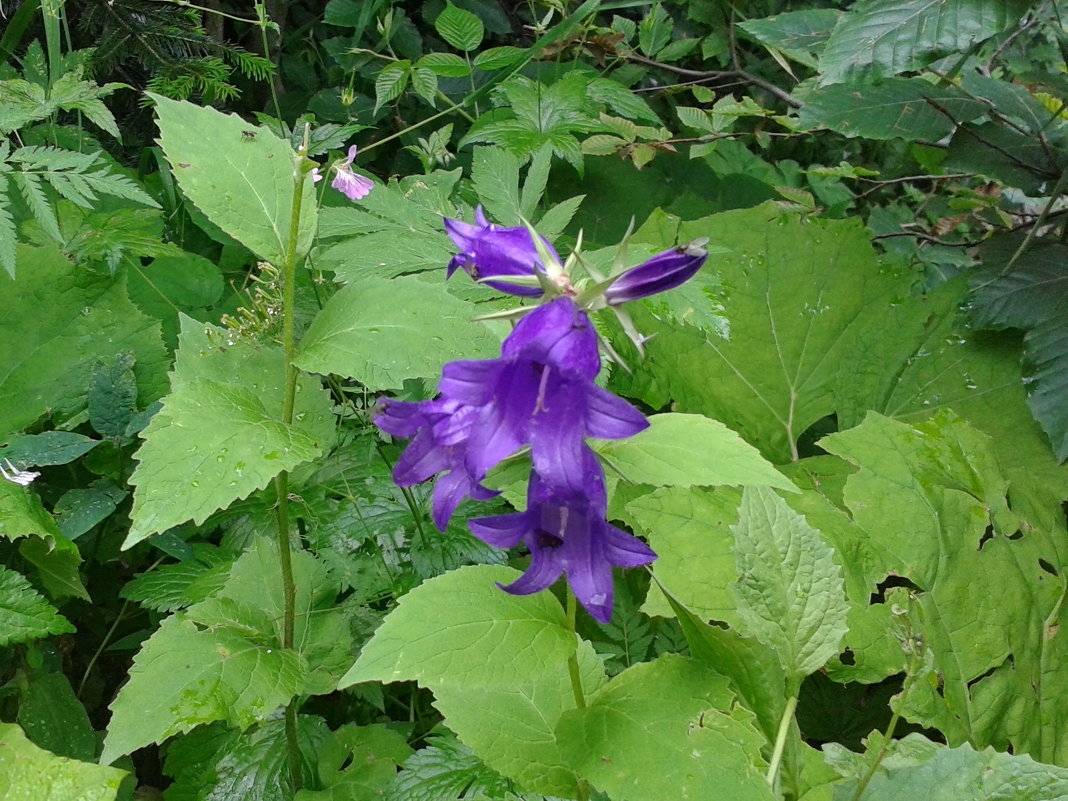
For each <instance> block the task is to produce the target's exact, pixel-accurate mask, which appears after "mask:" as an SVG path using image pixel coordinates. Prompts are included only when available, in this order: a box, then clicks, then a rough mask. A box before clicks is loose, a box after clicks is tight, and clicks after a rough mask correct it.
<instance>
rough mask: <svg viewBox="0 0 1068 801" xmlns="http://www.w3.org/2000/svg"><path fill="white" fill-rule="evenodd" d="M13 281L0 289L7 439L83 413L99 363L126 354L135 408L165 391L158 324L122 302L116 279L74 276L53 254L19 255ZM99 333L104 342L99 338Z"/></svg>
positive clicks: (1, 405) (25, 250)
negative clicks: (48, 418)
mask: <svg viewBox="0 0 1068 801" xmlns="http://www.w3.org/2000/svg"><path fill="white" fill-rule="evenodd" d="M19 264H20V265H21V268H22V269H20V271H19V275H18V277H17V278H16V279H15V280H14V281H7V280H5V281H3V282H0V305H2V306H3V308H4V309H5V313H4V315H3V318H2V319H0V420H2V421H3V424H2V425H3V426H4V427H5V430H6V431H14V430H18V429H20V428H24V427H25V426H28V425H30V424H31V423H33V422H34V421H35V420H37V418H38V417H40V416H41V415H42V414H45V413H46V412H48V411H51V412H52V414H53V416H55V417H57V418H59V419H61V420H62V419H65V418H66V417H69V416H71V415H73V414H75V413H77V412H79V411H80V410H81V409H83V408H85V404H86V396H87V392H88V389H89V379H90V375H91V374H92V371H93V368H94V365H95V364H96V362H97V359H98V358H105V359H113V358H114V356H115V354H116V353H119V352H122V351H131V352H133V353H134V354H135V355H136V358H137V362H136V364H135V366H134V374H135V377H136V379H137V385H138V397H139V398H140V399H141V401H142V402H150V401H152V400H155V399H156V398H158V397H159V396H160V395H161V394H162V392H163V388H164V387H165V370H166V362H167V356H166V352H165V350H164V348H163V342H162V341H161V339H160V334H159V324H158V323H157V322H156V321H154V320H151V319H149V318H148V317H146V316H145V315H143V314H141V312H140V311H138V310H137V308H136V307H135V306H134V305H133V304H132V303H131V302H130V300H129V298H128V297H127V295H126V287H125V281H124V280H123V278H122V277H116V278H109V277H104V276H100V275H96V274H93V273H89V272H87V271H85V270H78V269H76V268H75V267H74V266H73V265H71V264H70V263H69V262H67V261H66V260H65V259H63V258H62V257H61V256H60V255H59V254H58V253H56V252H55V250H53V249H51V248H48V249H44V248H29V247H20V249H19ZM104 330H106V331H107V332H108V335H107V337H102V336H100V332H101V331H104Z"/></svg>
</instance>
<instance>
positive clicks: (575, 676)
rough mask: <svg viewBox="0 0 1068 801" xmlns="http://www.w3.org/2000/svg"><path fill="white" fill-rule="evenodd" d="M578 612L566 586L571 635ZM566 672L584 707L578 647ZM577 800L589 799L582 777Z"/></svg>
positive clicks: (576, 601)
mask: <svg viewBox="0 0 1068 801" xmlns="http://www.w3.org/2000/svg"><path fill="white" fill-rule="evenodd" d="M577 614H578V599H576V598H575V593H574V592H572V591H571V586H570V585H568V587H567V630H568V631H570V632H571V633H572V634H573V635H574V634H575V617H576V615H577ZM567 672H568V673H569V674H570V676H571V692H572V693H574V695H575V707H576V708H577V709H585V708H586V695H585V693H583V691H582V675H581V674H580V673H579V663H578V648H576V649H575V650H574V651H572V652H571V656H569V657H568V658H567ZM576 789H577V791H578V792H577V795H576V798H577V801H589V797H590V786H589V784H587V783H586V780H585V779H583V778H578V780H577V787H576Z"/></svg>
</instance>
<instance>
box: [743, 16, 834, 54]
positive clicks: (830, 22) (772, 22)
mask: <svg viewBox="0 0 1068 801" xmlns="http://www.w3.org/2000/svg"><path fill="white" fill-rule="evenodd" d="M841 15H842V12H841V11H838V10H837V9H833V8H806V9H804V10H803V11H787V12H784V13H782V14H776V15H775V16H773V17H766V18H765V19H751V20H746V21H745V22H741V23H738V27H739V28H741V29H742V30H743V31H745V32H746V33H748V34H749V35H750V36H752V37H753V38H754V39H756V40H757V41H759V42H761V43H763V44H765V45H769V46H770V47H772V48H774V49H775V50H779V51H782V52H783V53H785V54H786V55H788V56H789V57H790V58H792V59H794V60H795V61H799V62H801V63H802V64H804V65H805V66H806V67H815V66H816V59H815V58H814V57H813V55H812V54H813V53H815V52H819V51H820V50H822V49H823V45H824V43H825V42H826V41H827V39H828V38H829V37H830V35H831V31H833V30H834V26H835V25H836V24H837V23H838V18H839V17H840V16H841Z"/></svg>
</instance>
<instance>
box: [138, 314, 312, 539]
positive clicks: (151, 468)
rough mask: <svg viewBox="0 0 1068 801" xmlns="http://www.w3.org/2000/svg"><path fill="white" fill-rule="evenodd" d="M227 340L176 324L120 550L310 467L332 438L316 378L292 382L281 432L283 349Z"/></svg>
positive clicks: (203, 328)
mask: <svg viewBox="0 0 1068 801" xmlns="http://www.w3.org/2000/svg"><path fill="white" fill-rule="evenodd" d="M228 336H230V335H229V334H227V332H225V331H223V330H221V329H218V328H215V327H214V326H211V325H209V324H206V323H198V322H196V321H195V320H191V319H189V318H187V317H185V316H183V317H182V334H181V338H180V346H179V349H178V354H177V360H176V362H175V367H174V372H173V373H172V374H171V393H170V394H169V395H168V396H167V397H166V398H165V399H164V402H163V408H162V409H161V410H160V411H159V412H158V413H157V414H156V415H155V416H154V417H153V418H152V422H150V423H149V424H148V427H147V428H145V430H144V431H143V432H142V434H141V436H142V437H143V438H144V439H145V443H144V444H143V445H142V446H141V448H140V450H138V452H137V454H136V455H135V458H136V459H137V460H138V465H137V468H136V469H135V470H134V473H133V475H132V476H131V477H130V483H131V484H132V485H133V486H134V487H135V489H134V507H133V511H132V512H131V517H132V519H133V526H132V528H131V529H130V533H129V534H128V535H127V537H126V541H125V543H124V547H127V548H128V547H130V546H131V545H133V544H135V543H137V542H140V541H141V540H142V539H144V538H145V537H147V536H149V535H151V534H154V533H157V532H160V531H166V530H167V529H168V528H170V527H171V526H175V525H178V524H179V523H183V522H185V521H186V520H189V519H193V520H194V521H196V522H197V523H201V522H203V521H204V520H205V519H206V518H207V516H208V515H210V514H211V513H212V512H214V511H215V510H216V509H222V508H224V507H226V506H228V505H229V504H230V503H231V502H232V501H235V500H237V499H238V498H244V497H246V496H247V495H248V494H249V493H250V492H252V491H254V490H257V489H262V488H263V487H265V486H266V485H267V483H268V482H269V481H270V480H271V479H272V478H274V477H275V476H276V475H278V473H280V472H281V471H282V470H289V469H292V468H293V467H295V466H296V465H298V464H300V463H302V462H305V461H308V460H310V459H313V458H315V457H316V456H318V455H319V454H320V453H321V452H322V450H323V447H324V445H325V443H327V442H329V441H330V439H331V438H332V436H333V418H332V416H331V414H330V398H329V395H328V394H327V393H326V391H325V390H324V389H323V388H322V386H321V385H320V384H319V382H318V380H317V379H314V378H312V377H308V376H304V377H302V378H299V379H298V381H297V394H296V407H295V414H294V419H293V423H292V424H291V425H288V426H287V425H285V424H284V423H283V422H282V404H283V394H284V392H283V389H284V382H285V366H284V360H283V357H282V352H281V350H280V349H279V348H277V347H271V346H260V345H256V344H254V343H251V342H247V341H244V340H228V339H227V337H228Z"/></svg>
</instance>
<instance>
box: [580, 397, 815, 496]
mask: <svg viewBox="0 0 1068 801" xmlns="http://www.w3.org/2000/svg"><path fill="white" fill-rule="evenodd" d="M595 450H596V451H597V452H598V453H599V454H600V455H601V457H602V458H603V459H604V460H605V461H606V462H607V463H608V464H609V465H610V466H611V467H612V468H613V469H614V470H615V471H616V472H618V473H619V474H620V475H621V476H623V478H625V479H626V480H627V481H630V482H631V483H634V484H652V485H654V486H658V487H665V486H667V487H692V486H711V485H717V484H730V485H734V486H739V485H747V486H763V487H778V488H779V489H785V490H793V489H794V486H793V484H792V483H790V480H789V479H787V478H786V477H785V476H784V475H783V474H782V473H780V472H779V471H778V470H776V469H775V468H774V467H773V466H772V465H771V464H769V463H768V462H767V461H766V460H765V459H764V457H762V456H761V455H760V452H759V451H757V449H756V448H754V447H753V446H752V445H750V444H749V443H748V442H746V441H745V440H743V439H742V438H741V437H739V436H738V435H737V434H735V433H734V432H733V431H731V430H730V429H729V428H727V427H726V426H725V425H723V423H721V422H719V421H718V420H710V419H709V418H707V417H702V416H701V415H699V414H657V415H653V416H652V417H650V418H649V428H647V429H646V430H645V431H642V432H641V433H639V434H637V435H636V436H633V437H630V438H628V439H623V440H607V441H604V442H601V443H598V445H597V446H596V448H595Z"/></svg>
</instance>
